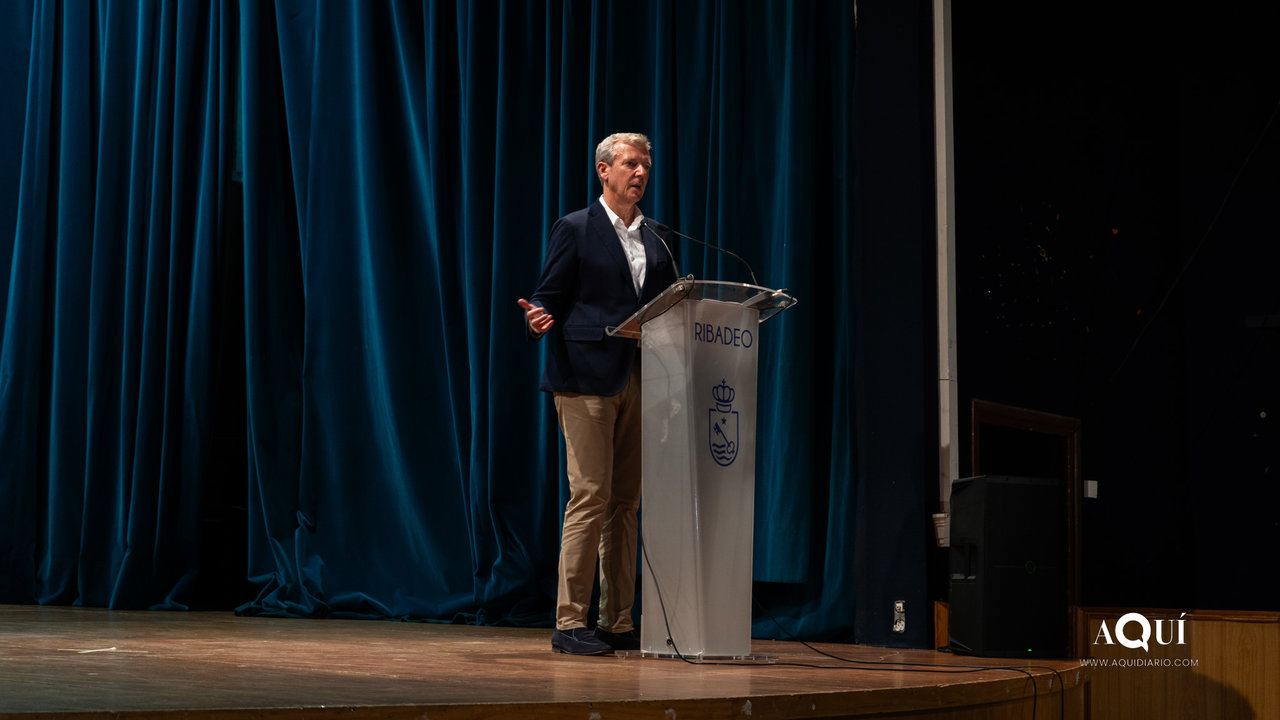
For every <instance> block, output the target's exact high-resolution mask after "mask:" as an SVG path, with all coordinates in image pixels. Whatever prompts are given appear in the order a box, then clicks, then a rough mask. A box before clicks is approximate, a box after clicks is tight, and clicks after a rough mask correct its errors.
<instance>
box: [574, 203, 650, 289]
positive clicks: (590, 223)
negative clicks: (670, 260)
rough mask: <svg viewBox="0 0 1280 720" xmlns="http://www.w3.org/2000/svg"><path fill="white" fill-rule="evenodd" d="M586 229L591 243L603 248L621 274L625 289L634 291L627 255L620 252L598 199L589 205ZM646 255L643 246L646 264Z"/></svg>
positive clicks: (616, 234) (614, 231) (646, 252)
mask: <svg viewBox="0 0 1280 720" xmlns="http://www.w3.org/2000/svg"><path fill="white" fill-rule="evenodd" d="M587 227H588V229H589V232H590V234H591V235H592V236H593V241H594V242H598V243H600V244H601V245H602V246H604V250H605V253H607V254H608V256H609V257H610V258H611V262H612V264H613V265H615V266H616V267H617V268H618V271H619V272H620V273H621V274H622V278H623V279H624V280H625V281H626V283H627V287H629V288H632V289H633V290H634V288H635V284H636V282H635V280H634V279H633V278H632V277H631V263H629V262H627V254H626V253H625V252H623V250H622V241H621V240H619V239H618V231H617V230H614V229H613V225H612V224H610V223H609V213H607V212H605V211H604V208H603V207H601V205H600V200H599V199H597V200H596V201H595V202H593V203H591V209H590V210H588V211H587ZM648 254H649V253H648V245H645V255H646V262H648V257H647V256H648ZM646 272H647V270H646ZM646 280H647V276H646Z"/></svg>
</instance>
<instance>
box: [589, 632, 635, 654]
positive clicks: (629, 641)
mask: <svg viewBox="0 0 1280 720" xmlns="http://www.w3.org/2000/svg"><path fill="white" fill-rule="evenodd" d="M596 637H597V638H599V639H600V641H601V642H603V643H604V644H605V645H608V646H609V647H611V648H613V649H614V650H639V649H640V631H639V630H628V631H626V632H620V633H611V632H608V631H607V630H601V629H600V628H596Z"/></svg>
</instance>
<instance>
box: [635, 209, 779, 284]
mask: <svg viewBox="0 0 1280 720" xmlns="http://www.w3.org/2000/svg"><path fill="white" fill-rule="evenodd" d="M644 222H645V223H648V222H649V221H648V220H645V221H644ZM656 225H657V227H658V229H659V230H662V231H663V232H669V233H671V234H673V235H679V236H680V237H682V238H684V239H686V240H692V241H694V242H696V243H698V244H699V245H703V246H705V247H709V248H711V249H712V250H715V251H716V252H722V253H724V254H725V255H728V256H729V257H731V258H733V259H735V260H737V261H738V262H740V263H742V266H743V267H745V268H746V269H747V274H748V275H750V276H751V284H752V285H759V284H760V281H759V280H756V274H755V273H754V272H752V271H751V266H750V265H748V264H747V261H746V260H743V259H742V258H741V257H739V256H738V254H737V253H735V252H733V251H732V250H725V249H724V248H722V247H720V246H719V245H712V244H711V243H709V242H703V241H701V240H699V239H698V238H696V237H692V236H689V235H685V234H684V233H682V232H680V231H678V230H672V229H671V228H669V227H667V226H666V225H663V224H662V223H656ZM649 232H653V230H652V229H650V230H649ZM653 234H654V235H658V234H657V233H656V232H655V233H653ZM658 237H659V238H661V237H662V236H661V235H658ZM662 244H663V245H664V246H665V245H666V244H667V243H666V242H665V241H664V242H663V243H662ZM667 253H668V254H670V253H671V250H670V248H668V249H667ZM672 262H675V260H674V259H673V260H672ZM677 274H679V273H677Z"/></svg>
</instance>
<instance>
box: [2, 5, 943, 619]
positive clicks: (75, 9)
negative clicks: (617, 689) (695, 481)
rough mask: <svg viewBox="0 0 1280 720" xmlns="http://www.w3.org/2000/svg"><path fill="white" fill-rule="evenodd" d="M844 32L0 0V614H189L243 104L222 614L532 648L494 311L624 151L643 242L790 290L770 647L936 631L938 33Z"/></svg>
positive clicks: (532, 554)
mask: <svg viewBox="0 0 1280 720" xmlns="http://www.w3.org/2000/svg"><path fill="white" fill-rule="evenodd" d="M861 5H862V9H861V11H860V12H861V15H862V19H861V20H859V19H857V18H855V7H854V4H853V3H850V2H848V0H831V1H829V2H828V1H824V0H815V1H814V2H803V3H794V2H787V1H786V0H732V1H730V0H725V1H723V2H711V1H709V2H695V3H679V2H668V1H666V0H650V1H644V0H641V1H639V2H627V3H621V2H605V1H603V0H596V1H594V2H592V1H586V0H584V1H579V2H575V1H573V0H565V1H563V2H555V3H547V2H497V1H496V0H481V1H478V2H464V1H458V2H445V1H436V2H423V3H409V2H368V1H363V0H278V1H277V2H265V1H263V2H258V1H251V2H250V1H246V2H240V3H232V2H216V1H214V2H211V3H208V4H203V3H159V2H155V3H149V2H143V3H139V4H137V5H127V6H126V5H121V4H119V3H105V2H104V3H101V4H93V3H87V4H81V3H74V2H69V3H55V2H49V3H42V2H36V3H34V4H26V5H24V4H18V5H16V6H15V5H6V7H5V9H4V10H3V13H4V16H3V18H0V19H6V20H7V19H10V18H12V19H13V20H14V23H6V24H4V25H3V27H4V30H3V31H2V32H5V33H7V34H6V35H5V38H6V39H7V43H8V44H6V46H5V48H4V49H3V51H4V52H5V53H6V54H5V55H4V57H3V62H4V63H5V65H4V69H5V70H6V72H4V73H0V76H3V77H2V78H0V82H3V83H4V85H0V90H3V91H4V92H6V93H10V92H11V93H13V95H8V94H6V95H5V98H4V99H6V100H7V98H8V97H19V98H25V102H18V103H14V104H10V103H7V102H6V103H4V105H3V108H0V123H3V127H2V128H0V129H3V130H4V131H5V133H6V134H5V137H3V138H0V153H5V155H0V157H6V158H7V157H10V156H11V155H16V154H20V155H21V163H20V167H21V170H20V172H15V171H14V169H13V168H12V167H11V166H8V165H6V166H5V167H3V168H0V194H2V195H3V197H0V221H4V222H6V223H9V224H6V225H5V226H4V227H6V228H7V227H14V228H16V232H15V233H14V234H13V245H12V248H8V247H6V246H5V245H3V244H0V249H3V250H6V252H4V253H3V256H2V257H3V259H0V262H5V263H9V266H8V267H10V268H11V272H10V273H9V274H7V275H5V276H4V277H5V280H4V281H5V282H7V285H6V286H5V287H4V288H3V289H4V290H5V292H4V293H0V296H3V298H4V302H5V303H6V305H5V306H4V310H5V314H4V323H5V325H4V328H3V330H4V334H3V338H4V345H3V355H2V357H0V443H2V444H0V473H2V474H0V490H2V491H3V495H2V496H0V497H3V499H4V500H5V505H4V509H3V510H0V513H2V514H0V523H2V525H0V533H2V534H3V539H4V543H5V544H4V546H3V550H2V552H3V553H4V555H3V556H2V557H0V559H2V560H3V563H4V566H3V567H2V568H0V570H3V571H4V574H3V575H0V578H5V582H6V583H7V584H6V585H5V586H4V591H3V592H4V598H0V599H9V600H11V601H15V602H25V601H31V600H38V601H41V602H82V603H85V604H101V605H110V606H113V607H123V606H137V605H160V606H164V605H168V606H175V605H177V604H179V603H180V600H176V599H175V598H182V597H183V596H184V595H183V592H186V593H187V594H190V577H191V572H192V571H193V566H194V565H196V564H197V563H198V560H197V559H196V558H195V557H194V553H193V551H192V547H193V543H194V539H193V533H194V530H193V529H192V524H193V520H192V518H193V517H196V516H197V515H196V512H197V510H198V506H199V497H200V493H199V483H200V476H201V473H200V469H201V466H202V462H204V463H207V460H205V459H204V454H205V453H206V452H207V446H208V444H209V443H208V440H207V437H206V434H207V432H208V430H207V424H208V422H209V418H210V407H209V406H210V387H211V386H212V384H213V383H212V381H211V379H210V367H209V364H210V362H211V359H212V357H213V356H214V352H213V350H212V349H211V348H210V347H209V343H210V341H211V338H213V337H217V333H216V332H215V330H216V328H214V327H213V325H214V324H215V320H214V318H215V317H216V316H217V314H218V313H217V312H216V311H215V308H214V307H213V303H212V301H211V297H214V296H216V295H217V293H218V291H219V290H220V289H221V288H222V287H223V284H222V283H220V280H219V278H218V277H217V272H216V270H215V268H216V267H217V263H216V262H215V261H214V260H215V258H216V257H218V254H217V252H216V248H215V245H216V243H217V240H218V238H219V237H220V234H219V233H220V231H219V225H218V223H219V219H220V217H221V215H222V213H223V205H222V203H221V195H220V193H221V192H222V189H223V188H224V186H225V184H226V177H225V174H224V170H225V168H226V164H225V163H224V162H223V160H224V158H225V157H227V153H226V148H227V147H229V146H230V144H231V142H232V140H233V138H234V137H235V127H236V125H237V123H235V122H228V120H229V118H230V115H229V113H231V112H232V109H233V108H238V116H237V118H236V119H237V120H238V121H239V124H240V125H241V126H242V127H243V146H242V150H241V152H242V164H243V171H244V176H243V192H244V195H243V197H244V217H243V230H244V245H243V257H244V265H243V270H244V274H243V277H242V278H240V277H237V278H236V280H237V281H243V288H244V338H245V352H246V356H245V367H246V380H245V386H244V388H243V394H244V400H245V404H246V408H247V418H246V421H247V434H248V467H247V482H246V494H247V497H248V511H249V525H248V529H247V535H248V548H249V557H248V559H247V563H248V572H247V574H248V575H249V576H250V577H251V579H252V580H253V582H254V583H255V584H256V586H257V588H258V594H257V596H256V597H253V598H245V600H246V602H245V604H244V605H243V606H242V607H241V608H240V610H241V612H244V613H248V614H269V615H292V616H305V617H322V616H341V617H378V618H385V617H391V618H406V619H427V620H444V621H454V620H459V621H467V622H485V623H496V622H502V623H516V624H546V623H549V621H550V619H551V616H552V607H553V602H554V595H555V575H556V559H557V554H558V546H559V523H560V516H561V512H562V508H563V504H564V502H565V500H566V494H567V489H566V488H565V487H564V479H563V457H562V453H563V451H562V448H561V443H560V439H559V433H558V430H557V425H556V418H555V413H554V410H553V408H552V405H551V402H550V399H549V398H548V397H546V396H544V395H542V394H541V393H539V392H538V391H537V389H536V388H537V384H538V378H539V375H540V373H541V363H542V358H541V354H540V353H541V352H542V351H543V348H542V346H541V345H539V344H533V343H529V342H527V341H526V340H525V339H524V331H523V324H522V315H521V313H520V311H519V309H518V308H517V306H516V304H515V301H516V299H517V298H518V297H522V296H526V295H527V294H528V293H529V292H531V291H532V289H533V286H534V284H535V282H536V280H537V277H538V271H539V268H540V265H541V261H542V256H543V251H544V246H545V239H546V235H547V232H548V230H549V228H550V226H551V224H552V223H553V222H554V221H555V219H556V218H557V217H559V216H561V215H563V214H565V213H567V212H570V211H573V210H576V209H579V208H581V207H584V206H585V205H587V204H588V203H590V202H593V201H594V200H595V198H596V197H597V196H598V194H599V184H598V181H597V180H596V178H595V174H594V170H593V168H592V153H593V149H594V146H595V144H596V143H597V142H598V141H599V140H600V139H601V138H602V137H604V136H605V135H607V134H608V133H610V132H615V131H639V132H644V133H646V134H648V135H649V136H650V138H651V139H652V140H653V142H654V146H655V147H654V160H655V164H654V177H653V180H652V182H651V184H650V187H649V193H648V195H647V197H646V198H645V200H644V202H643V203H642V209H643V210H644V211H645V212H646V214H648V215H649V216H651V217H653V218H655V219H657V220H659V221H661V222H664V223H666V224H668V225H671V226H672V227H674V228H677V229H679V230H681V231H683V232H685V233H688V234H690V235H694V236H696V237H699V238H701V239H703V240H706V241H708V242H713V243H718V244H721V245H722V246H724V247H726V248H728V249H731V250H733V251H734V252H736V253H738V254H740V255H742V256H743V257H745V258H747V259H748V260H749V261H751V262H752V263H753V265H754V266H755V267H754V269H755V273H756V275H757V276H758V279H759V282H760V283H761V284H764V285H768V286H771V287H786V288H789V289H790V290H791V291H792V292H793V293H794V294H795V295H796V296H798V297H799V298H800V301H801V302H800V305H799V306H798V307H796V308H795V309H792V310H788V311H787V312H785V313H783V314H782V315H780V316H779V317H778V318H777V319H774V320H771V321H770V322H769V323H767V324H766V325H765V326H763V327H762V329H761V333H760V342H761V348H762V355H761V368H760V387H759V393H760V395H759V417H758V428H757V434H758V438H759V446H758V448H757V455H758V457H757V468H758V473H757V489H756V492H757V497H756V508H757V514H756V518H755V527H756V537H757V540H756V547H755V557H756V564H755V578H756V580H757V581H758V583H757V597H758V598H759V599H760V600H761V604H762V606H763V608H764V610H765V611H766V612H762V613H761V614H760V616H759V619H758V620H757V623H756V628H755V631H756V632H757V634H759V635H774V634H777V627H776V626H775V625H774V624H773V622H772V619H771V618H777V619H778V620H779V622H780V623H781V624H782V625H783V626H785V627H786V628H787V629H788V630H790V631H793V632H797V633H799V634H801V635H803V636H805V637H809V638H826V639H858V640H860V641H865V642H879V643H881V644H903V643H905V644H914V645H921V644H923V643H924V642H926V640H925V638H927V631H926V632H922V630H924V626H925V624H924V623H923V622H920V621H915V622H909V633H908V634H907V635H904V636H890V635H889V634H888V633H889V626H890V623H889V622H888V621H887V620H885V619H884V617H883V614H884V613H885V612H888V611H889V610H890V609H891V604H890V601H889V598H893V599H907V600H908V601H909V604H910V607H911V608H913V610H914V609H920V610H922V611H923V609H924V607H925V605H926V602H925V596H924V575H925V564H926V563H925V557H924V542H925V538H926V537H927V535H926V533H927V519H926V518H927V512H928V510H929V508H928V507H927V506H926V502H925V499H924V495H925V492H926V491H925V489H924V488H925V486H926V481H925V477H926V476H928V477H929V478H930V479H931V478H932V472H931V471H926V468H927V467H929V462H928V457H927V455H928V452H930V450H929V448H930V447H931V445H932V443H931V442H930V441H926V440H925V436H924V433H925V432H926V431H927V430H928V429H929V428H930V423H929V422H927V421H926V420H927V417H928V411H927V407H928V396H927V392H928V391H927V389H922V388H928V387H929V383H930V382H933V381H936V378H935V377H934V376H933V371H932V370H929V369H928V367H927V366H928V361H929V360H930V359H931V357H932V356H931V352H932V350H931V349H930V347H929V343H928V340H927V339H926V335H927V332H928V328H929V327H930V326H929V318H928V312H929V308H930V307H931V305H930V303H931V302H932V301H931V299H930V300H928V302H926V301H925V300H926V299H927V298H931V295H930V293H929V289H928V288H927V286H926V283H927V282H928V279H929V278H930V277H931V272H932V268H931V265H930V258H929V257H928V255H927V254H924V253H923V252H922V248H923V247H927V246H928V243H929V233H928V227H927V222H926V221H924V220H922V219H921V218H922V217H925V216H926V208H927V207H929V206H928V204H927V202H926V201H925V200H922V198H926V197H927V196H926V195H925V194H924V192H923V191H924V190H927V188H922V187H921V183H920V178H921V177H922V175H923V173H924V168H925V166H926V165H927V162H922V158H921V155H920V152H921V150H920V148H921V147H922V143H924V142H927V136H926V134H925V132H924V125H923V123H924V122H925V120H924V119H925V118H927V113H926V112H924V111H922V108H921V106H920V104H919V97H920V95H921V94H922V93H921V90H920V88H921V87H922V82H923V81H922V77H923V75H922V70H921V68H920V67H919V66H918V64H919V58H920V57H921V56H922V52H921V48H920V47H919V45H918V42H919V38H920V37H921V36H922V33H921V28H922V27H923V25H922V24H921V23H922V22H923V21H922V18H921V11H920V9H919V5H917V4H902V3H896V2H889V1H888V0H885V1H884V2H865V3H861ZM903 8H906V9H905V10H904V9H903ZM24 12H25V15H24ZM236 18H238V19H236ZM859 23H861V26H859ZM15 26H20V27H30V28H32V31H31V32H30V33H29V35H28V34H24V33H22V32H14V31H13V28H14V27H15ZM28 37H29V47H28V40H27V38H28ZM868 37H869V38H870V39H871V40H870V41H869V42H868V41H867V40H866V38H868ZM229 47H233V48H238V49H239V50H238V55H234V57H229V55H232V53H229V52H228V51H227V48H229ZM923 55H927V53H926V54H923ZM233 61H234V63H233ZM233 64H238V66H239V75H238V78H239V82H240V87H239V92H238V97H239V104H238V105H237V103H236V102H235V101H234V98H233V97H232V94H231V93H229V92H228V82H229V72H228V70H227V68H228V67H229V66H231V65H233ZM18 66H21V71H22V73H27V70H28V67H29V69H30V72H29V73H28V74H27V77H28V80H27V81H26V82H25V83H23V82H20V80H18V79H15V77H21V74H20V75H18V76H15V75H13V74H12V73H10V72H7V71H8V70H9V69H10V68H13V67H18ZM15 107H17V108H19V109H18V110H15V109H14V108H15ZM14 128H18V129H17V130H14ZM23 128H25V129H23ZM11 130H13V131H15V132H22V133H23V135H22V141H21V143H20V144H16V143H15V142H14V141H13V140H12V136H11V135H9V134H8V133H9V131H11ZM904 148H905V149H906V150H907V151H906V152H905V153H903V152H901V151H902V150H903V149H904ZM5 241H7V238H0V243H3V242H5ZM676 252H677V254H678V257H679V261H680V266H681V269H682V270H683V271H684V272H687V273H693V274H695V275H696V276H698V277H699V278H703V279H724V280H742V281H746V280H749V276H748V274H747V272H746V270H745V269H744V268H742V267H741V266H740V265H739V264H738V263H737V262H736V261H733V260H732V259H729V258H726V257H724V256H721V255H719V254H717V253H714V252H711V251H708V250H705V249H704V248H702V247H700V246H698V245H696V244H693V243H688V242H680V243H678V244H677V247H676ZM0 269H4V268H0ZM226 285H227V286H231V285H232V284H231V283H230V281H229V280H228V281H227V283H226ZM234 285H235V286H236V287H239V282H237V283H235V284H234ZM10 569H12V570H13V572H9V570H10ZM11 577H12V578H17V579H16V580H13V581H9V580H8V578H11ZM922 614H923V613H922ZM914 617H921V615H915V616H914Z"/></svg>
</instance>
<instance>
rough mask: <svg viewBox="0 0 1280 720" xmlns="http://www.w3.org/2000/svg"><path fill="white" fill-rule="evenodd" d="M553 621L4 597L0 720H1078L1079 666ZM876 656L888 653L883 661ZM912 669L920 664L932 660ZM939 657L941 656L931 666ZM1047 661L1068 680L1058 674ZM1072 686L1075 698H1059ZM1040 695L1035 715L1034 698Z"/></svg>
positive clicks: (1081, 704)
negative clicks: (672, 646)
mask: <svg viewBox="0 0 1280 720" xmlns="http://www.w3.org/2000/svg"><path fill="white" fill-rule="evenodd" d="M550 637H551V631H550V630H546V629H524V628H495V627H475V626H467V625H439V624H429V623H401V622H383V621H360V620H291V619H277V618H244V617H236V616H235V615H234V614H232V613H230V612H190V613H180V612H145V611H141V612H119V611H108V610H100V609H88V608H67V607H36V606H15V605H0V720H16V719H17V718H42V719H43V720H53V719H55V718H56V719H59V720H60V719H63V718H86V719H87V718H95V719H105V718H112V719H113V720H116V719H120V720H124V719H139V720H142V719H145V720H169V719H172V720H178V719H179V718H182V719H184V720H205V719H209V718H244V719H248V718H262V719H264V720H265V719H270V720H294V719H295V718H350V719H364V718H378V719H380V720H399V719H401V718H404V719H405V720H408V719H409V718H415V719H424V720H425V719H430V720H440V719H446V720H447V719H454V718H468V719H470V718H580V719H581V720H611V719H613V718H657V719H660V720H679V719H681V718H751V719H752V720H761V719H762V718H764V719H770V718H854V717H857V718H863V717H884V716H892V717H895V718H937V719H942V718H947V719H948V720H957V719H964V718H979V717H981V718H1005V717H1008V718H1018V719H1019V720H1021V719H1029V718H1033V717H1034V718H1037V719H1045V718H1060V717H1063V713H1064V710H1065V716H1066V717H1069V718H1078V717H1083V716H1084V712H1085V710H1084V708H1085V706H1086V700H1087V698H1086V697H1085V696H1086V692H1087V688H1088V682H1087V676H1086V672H1085V670H1084V669H1083V668H1082V667H1081V666H1080V664H1079V663H1078V662H1077V661H1074V660H1055V661H1033V662H1034V663H1035V665H1036V666H1040V667H1028V665H1027V661H1023V663H1022V667H1023V668H1024V669H1026V670H1028V671H1029V672H1030V673H1031V674H1032V676H1033V677H1034V687H1033V680H1032V679H1031V678H1029V677H1028V675H1027V674H1026V673H1023V672H1016V671H1010V670H986V669H984V670H980V671H966V667H961V666H975V665H981V666H984V667H987V666H997V665H1001V664H1004V663H1011V662H1013V661H999V660H994V659H989V658H961V657H953V656H951V655H949V654H946V653H936V652H931V651H924V650H896V649H886V648H876V647H867V646H859V645H836V644H821V645H818V646H817V647H819V648H820V649H822V650H825V651H827V652H831V653H834V654H836V655H839V656H842V657H845V658H852V659H856V660H859V661H861V662H858V663H843V662H840V661H837V660H833V659H831V658H827V657H823V656H822V655H819V654H817V653H815V652H814V651H813V650H810V649H809V648H806V647H804V646H803V645H802V644H800V643H794V642H774V641H756V642H755V647H754V648H753V650H754V652H756V653H759V654H767V655H776V656H778V662H777V663H776V664H745V665H721V664H712V663H703V664H696V665H694V664H686V663H683V662H680V661H679V660H666V659H656V658H641V657H592V658H582V657H570V656H566V655H558V654H555V653H552V652H551V650H550ZM872 663H889V664H887V665H876V664H872ZM902 663H917V664H926V665H929V666H931V667H920V666H918V665H906V664H902ZM932 666H945V667H932ZM1049 667H1052V668H1053V669H1055V670H1057V671H1058V672H1057V674H1055V673H1054V672H1053V671H1051V670H1050V669H1048V668H1049ZM1064 685H1065V693H1064ZM1033 705H1034V710H1033Z"/></svg>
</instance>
